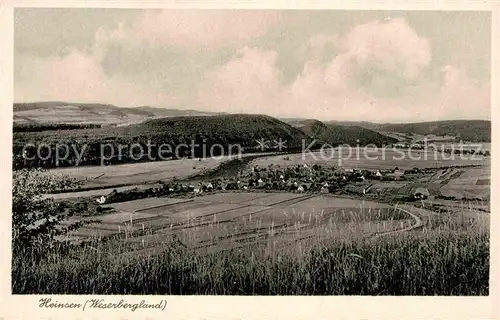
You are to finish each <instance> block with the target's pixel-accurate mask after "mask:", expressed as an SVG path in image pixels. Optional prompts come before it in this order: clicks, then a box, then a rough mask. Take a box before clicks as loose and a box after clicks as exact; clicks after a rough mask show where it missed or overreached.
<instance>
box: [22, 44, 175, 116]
mask: <svg viewBox="0 0 500 320" xmlns="http://www.w3.org/2000/svg"><path fill="white" fill-rule="evenodd" d="M25 67H26V68H24V67H19V68H20V69H21V70H19V74H18V76H17V77H16V79H15V87H16V96H15V99H16V100H17V101H37V100H38V101H39V100H49V101H50V100H56V101H59V100H62V101H91V102H107V103H113V104H117V105H120V106H138V105H143V104H163V103H168V102H171V101H172V100H173V99H172V98H171V97H168V96H166V95H164V94H162V93H161V92H154V90H151V88H145V87H142V86H141V85H139V84H137V83H135V82H134V81H131V80H129V79H126V78H119V77H109V76H108V75H106V74H105V73H104V72H103V70H102V68H101V66H100V64H99V59H98V57H96V56H94V55H87V54H84V53H82V52H80V51H72V52H71V53H70V54H68V55H67V56H65V57H62V58H57V57H52V58H50V59H43V60H42V59H40V60H31V62H30V63H28V64H27V65H26V66H25Z"/></svg>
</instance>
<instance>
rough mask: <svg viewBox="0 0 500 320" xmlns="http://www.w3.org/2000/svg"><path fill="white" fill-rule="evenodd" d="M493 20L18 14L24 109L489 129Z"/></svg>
mask: <svg viewBox="0 0 500 320" xmlns="http://www.w3.org/2000/svg"><path fill="white" fill-rule="evenodd" d="M490 26H491V16H490V14H489V13H486V12H442V11H441V12H416V11H413V12H403V11H399V12H389V11H385V12H381V11H379V12H375V11H371V12H370V11H350V12H349V11H267V10H266V11H265V10H256V11H248V10H245V11H235V10H227V11H223V10H222V11H221V10H218V11H217V10H210V11H206V10H205V11H203V10H198V11H195V10H135V9H134V10H131V9H128V10H126V9H40V8H38V9H35V8H31V9H16V11H15V37H14V46H15V53H14V55H15V58H14V59H15V63H14V64H15V68H14V90H15V101H16V102H30V101H46V100H50V101H53V100H57V101H75V102H99V103H111V104H115V105H117V106H126V107H134V106H141V105H148V106H155V107H156V106H157V107H164V108H180V109H183V108H186V109H199V110H210V111H223V112H232V113H263V114H269V115H273V116H280V117H302V118H317V119H320V120H330V119H331V120H364V121H377V122H400V121H404V122H406V121H425V120H444V119H489V118H490V47H491V46H490V38H491V36H490Z"/></svg>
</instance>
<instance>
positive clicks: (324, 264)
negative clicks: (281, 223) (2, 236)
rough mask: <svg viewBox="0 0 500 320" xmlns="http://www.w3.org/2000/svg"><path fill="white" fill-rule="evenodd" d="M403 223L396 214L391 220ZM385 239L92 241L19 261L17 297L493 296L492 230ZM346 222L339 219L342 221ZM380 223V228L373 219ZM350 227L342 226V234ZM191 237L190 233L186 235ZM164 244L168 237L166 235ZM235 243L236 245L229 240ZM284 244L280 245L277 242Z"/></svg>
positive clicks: (456, 223)
mask: <svg viewBox="0 0 500 320" xmlns="http://www.w3.org/2000/svg"><path fill="white" fill-rule="evenodd" d="M401 218H402V217H397V216H396V217H395V220H398V219H401ZM423 219H424V220H425V222H426V226H425V227H424V228H419V229H416V230H413V231H410V232H402V233H395V234H390V235H386V236H380V237H371V236H370V237H368V236H360V233H359V232H358V230H354V229H353V232H351V233H349V232H345V233H343V234H342V236H341V237H327V238H324V237H321V236H320V235H321V234H322V233H321V232H314V233H313V236H312V237H311V238H310V239H308V241H307V242H304V241H297V242H294V241H292V240H291V239H289V240H290V241H289V243H288V245H279V244H278V245H276V241H275V240H274V238H272V237H269V238H267V240H266V241H264V242H260V243H257V244H254V245H248V246H239V247H238V245H239V243H236V240H235V239H231V238H228V239H227V241H229V242H230V244H232V246H230V247H232V249H228V250H203V249H196V250H195V249H192V248H191V247H190V246H189V242H188V241H186V240H185V239H186V238H184V239H183V240H182V241H181V240H179V239H180V237H178V238H174V240H173V241H164V243H163V245H160V246H158V244H160V243H157V246H155V247H154V248H153V249H154V252H153V251H148V250H143V251H141V250H139V249H140V248H141V246H143V244H142V245H141V243H140V242H134V241H131V242H127V241H114V240H110V241H96V242H94V243H88V244H86V245H82V246H80V247H71V248H68V249H66V250H61V249H49V250H47V252H45V253H44V255H43V256H42V258H41V259H40V258H37V257H39V256H40V255H39V254H38V253H37V252H27V253H24V254H18V255H16V256H14V260H13V263H12V291H13V293H14V294H173V295H190V294H201V295H207V294H210V295H227V294H232V295H488V290H489V285H488V279H489V233H488V229H487V228H483V227H480V226H475V225H474V224H473V223H471V221H463V220H461V219H459V217H457V216H454V217H450V216H446V217H443V218H440V219H437V218H436V217H430V216H429V217H423ZM343 220H345V217H344V216H339V221H338V222H339V223H340V222H341V221H343ZM373 223H375V222H373ZM349 226H351V228H354V224H344V225H343V229H346V228H349ZM183 232H184V234H185V235H187V238H189V237H192V238H195V237H196V236H198V232H197V231H196V230H194V229H193V228H187V229H185V230H183ZM163 239H165V238H163ZM231 242H232V243H231ZM281 244H283V243H281Z"/></svg>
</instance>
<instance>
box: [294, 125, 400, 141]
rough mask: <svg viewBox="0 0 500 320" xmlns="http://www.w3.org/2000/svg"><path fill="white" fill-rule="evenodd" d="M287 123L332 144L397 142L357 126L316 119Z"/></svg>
mask: <svg viewBox="0 0 500 320" xmlns="http://www.w3.org/2000/svg"><path fill="white" fill-rule="evenodd" d="M289 123H290V124H291V125H293V126H295V127H297V128H299V129H300V130H302V131H303V132H304V133H305V134H307V135H308V136H310V137H311V138H314V139H318V140H320V141H322V142H326V143H328V144H331V145H333V146H335V145H340V144H349V145H351V146H355V145H357V144H359V145H367V144H374V145H377V146H383V145H388V144H392V143H396V142H397V139H394V138H391V137H388V136H385V135H383V134H380V133H378V132H375V131H373V130H369V129H366V128H363V127H359V126H343V125H338V124H325V123H323V122H321V121H319V120H316V119H307V120H294V121H291V122H289Z"/></svg>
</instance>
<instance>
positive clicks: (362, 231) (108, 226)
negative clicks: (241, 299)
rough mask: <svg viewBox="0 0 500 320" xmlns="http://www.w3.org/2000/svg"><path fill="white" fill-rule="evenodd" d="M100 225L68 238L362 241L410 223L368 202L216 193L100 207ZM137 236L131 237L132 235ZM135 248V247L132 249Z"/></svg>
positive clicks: (145, 243)
mask: <svg viewBox="0 0 500 320" xmlns="http://www.w3.org/2000/svg"><path fill="white" fill-rule="evenodd" d="M105 207H106V208H109V209H112V211H111V212H110V213H107V214H104V215H101V216H98V217H92V219H99V220H101V223H99V224H94V225H88V226H85V227H83V228H81V229H79V230H78V231H75V232H74V233H73V234H72V235H71V236H73V237H78V238H79V239H80V238H82V237H94V238H100V237H103V236H105V237H106V236H116V237H119V238H120V241H123V242H126V243H139V244H140V245H141V246H142V247H141V248H139V249H141V250H142V249H146V248H148V249H152V250H160V249H161V247H164V246H165V244H166V243H169V242H171V241H172V239H173V238H172V237H173V236H174V235H176V236H177V237H178V239H180V240H181V241H182V242H183V243H185V244H187V245H188V246H189V247H191V248H205V247H217V249H224V248H226V249H229V248H232V247H234V246H243V245H249V244H251V245H257V244H262V245H264V244H267V242H268V241H269V239H271V240H273V243H274V245H277V244H281V245H283V244H285V243H287V244H288V245H289V244H290V243H294V242H296V241H303V240H308V239H311V238H312V237H314V238H315V239H316V240H319V239H320V238H321V240H326V239H329V238H341V237H343V236H345V235H346V234H347V233H349V234H350V235H351V237H352V236H354V235H356V236H357V237H360V238H364V237H370V236H373V235H374V234H376V233H381V232H382V233H383V232H388V231H394V230H397V229H398V228H404V227H408V226H410V225H412V223H414V221H413V220H414V219H413V218H412V216H411V215H410V214H408V213H406V212H404V211H401V210H399V209H394V208H393V207H391V206H390V205H387V204H382V203H377V202H373V201H365V200H356V199H348V198H335V197H331V196H318V195H316V196H314V195H301V194H294V193H218V194H211V195H207V196H200V197H196V198H194V199H170V198H148V199H143V200H134V201H129V202H123V203H117V204H110V205H106V206H105ZM137 231H141V232H139V234H136V235H134V233H133V232H137ZM135 249H138V248H135Z"/></svg>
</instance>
